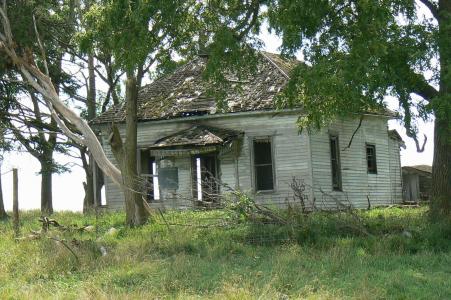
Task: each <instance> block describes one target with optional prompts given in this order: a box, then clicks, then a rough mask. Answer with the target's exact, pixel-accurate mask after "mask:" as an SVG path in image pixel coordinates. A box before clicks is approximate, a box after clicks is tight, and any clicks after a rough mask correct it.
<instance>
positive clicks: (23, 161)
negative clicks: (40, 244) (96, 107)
mask: <svg viewBox="0 0 451 300" xmlns="http://www.w3.org/2000/svg"><path fill="white" fill-rule="evenodd" d="M260 38H261V39H262V40H263V41H264V42H265V47H264V50H266V51H268V52H274V53H277V52H279V51H278V47H279V46H280V44H281V42H280V39H279V38H277V37H276V36H274V35H271V34H270V33H268V32H267V31H264V32H263V33H262V34H261V35H260ZM388 105H389V108H391V109H393V110H397V108H398V107H397V102H396V100H395V101H389V102H388ZM418 127H419V129H420V133H421V135H422V134H423V133H424V134H426V135H427V136H428V141H427V144H426V148H425V151H424V152H423V153H417V151H416V147H415V143H414V142H413V141H412V140H411V139H409V138H408V137H407V136H406V135H405V130H404V128H403V127H402V126H401V125H400V124H399V123H398V122H397V121H395V120H392V121H389V128H390V129H396V130H397V131H398V132H399V133H400V134H401V136H402V138H403V139H404V141H405V142H406V146H407V149H405V150H404V149H403V150H401V164H402V165H403V166H406V165H416V164H428V165H432V157H433V143H434V141H433V139H434V135H433V132H434V131H433V127H434V126H433V123H432V122H427V123H424V122H420V123H419V124H418ZM55 158H56V159H57V160H58V161H59V162H66V161H69V159H68V158H66V157H64V156H62V155H58V154H56V155H55ZM13 167H17V168H18V169H19V207H20V209H39V208H40V190H41V189H40V176H39V174H38V172H39V170H40V167H39V162H38V161H37V160H36V159H35V158H33V157H32V156H31V155H30V154H28V153H10V154H7V155H5V160H4V161H3V165H2V171H1V172H2V174H3V173H5V172H8V171H10V170H11V168H13ZM84 178H85V176H84V171H83V169H82V168H80V167H73V168H72V172H71V173H66V174H62V175H58V174H54V176H53V206H54V209H55V210H57V211H61V210H73V211H81V210H82V207H83V197H84V190H83V186H82V182H83V180H84ZM2 183H3V196H4V200H5V207H6V209H7V210H11V209H12V173H8V174H5V175H4V176H2Z"/></svg>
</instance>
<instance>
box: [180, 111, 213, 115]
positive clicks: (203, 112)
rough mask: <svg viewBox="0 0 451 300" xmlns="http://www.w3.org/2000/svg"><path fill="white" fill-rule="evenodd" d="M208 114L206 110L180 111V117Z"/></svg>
mask: <svg viewBox="0 0 451 300" xmlns="http://www.w3.org/2000/svg"><path fill="white" fill-rule="evenodd" d="M206 114H208V111H206V110H193V111H183V112H181V113H180V116H181V117H195V116H203V115H206Z"/></svg>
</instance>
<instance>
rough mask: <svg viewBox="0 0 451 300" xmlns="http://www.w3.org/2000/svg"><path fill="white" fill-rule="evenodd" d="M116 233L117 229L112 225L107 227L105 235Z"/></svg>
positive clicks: (114, 234)
mask: <svg viewBox="0 0 451 300" xmlns="http://www.w3.org/2000/svg"><path fill="white" fill-rule="evenodd" d="M118 233H119V230H117V229H116V228H114V227H111V228H110V229H108V231H107V232H106V233H105V235H109V236H116V235H117V234H118Z"/></svg>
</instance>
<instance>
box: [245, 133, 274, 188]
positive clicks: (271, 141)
mask: <svg viewBox="0 0 451 300" xmlns="http://www.w3.org/2000/svg"><path fill="white" fill-rule="evenodd" d="M250 140H251V143H250V144H251V147H250V149H251V165H252V185H253V190H254V192H256V193H257V192H258V193H273V192H275V191H276V190H277V185H276V168H275V153H274V137H273V136H268V135H266V136H253V137H251V138H250ZM259 140H260V141H268V142H269V144H270V148H271V164H257V165H256V164H255V142H256V141H259ZM262 166H271V173H272V189H269V190H259V189H258V184H257V167H262Z"/></svg>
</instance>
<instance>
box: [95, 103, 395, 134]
mask: <svg viewBox="0 0 451 300" xmlns="http://www.w3.org/2000/svg"><path fill="white" fill-rule="evenodd" d="M298 113H302V109H301V108H293V109H281V110H277V109H271V110H255V111H244V112H235V113H230V112H229V113H221V114H208V115H202V116H191V117H178V118H171V119H160V120H141V121H138V124H143V123H153V124H166V123H179V122H192V121H199V120H211V119H221V118H226V117H244V116H252V115H271V114H273V115H274V116H276V115H279V114H283V115H291V114H298ZM354 115H356V116H357V115H361V114H357V113H354ZM363 115H364V116H373V117H380V118H386V119H394V118H396V116H393V115H391V114H378V113H365V114H363ZM115 123H116V124H125V121H121V122H115ZM110 124H111V122H109V123H96V124H90V126H91V127H93V128H96V129H101V128H104V127H108V126H110Z"/></svg>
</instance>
